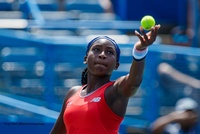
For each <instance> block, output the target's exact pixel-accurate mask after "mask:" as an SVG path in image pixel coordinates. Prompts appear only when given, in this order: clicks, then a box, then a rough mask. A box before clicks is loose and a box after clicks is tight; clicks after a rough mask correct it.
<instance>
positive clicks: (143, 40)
mask: <svg viewBox="0 0 200 134" xmlns="http://www.w3.org/2000/svg"><path fill="white" fill-rule="evenodd" d="M159 28H160V25H155V26H154V27H152V28H151V30H150V31H149V32H148V33H145V31H144V29H143V28H142V27H140V32H141V33H142V35H141V34H140V33H139V32H138V31H135V35H136V36H138V38H139V41H137V42H136V44H135V45H136V49H137V50H144V49H146V48H147V47H148V46H150V45H151V44H153V42H154V41H155V40H156V37H157V34H158V30H159Z"/></svg>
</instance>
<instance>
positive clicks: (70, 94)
mask: <svg viewBox="0 0 200 134" xmlns="http://www.w3.org/2000/svg"><path fill="white" fill-rule="evenodd" d="M81 87H82V86H73V87H71V88H70V89H69V91H68V92H67V94H66V96H65V99H64V101H65V102H66V101H67V100H68V99H69V98H70V97H71V96H73V95H74V94H75V93H76V92H77V91H78V90H79V89H80V88H81Z"/></svg>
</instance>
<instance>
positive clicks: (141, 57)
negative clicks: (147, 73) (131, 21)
mask: <svg viewBox="0 0 200 134" xmlns="http://www.w3.org/2000/svg"><path fill="white" fill-rule="evenodd" d="M159 28H160V25H156V26H154V27H153V28H152V29H151V31H149V32H148V33H145V31H144V30H143V29H142V28H140V31H141V34H140V33H139V32H137V31H135V34H136V36H137V37H138V38H139V41H138V42H136V43H135V45H134V47H133V58H134V60H133V61H132V64H131V68H130V72H129V74H128V75H126V76H125V77H122V78H120V79H118V80H117V81H116V82H119V86H118V87H119V91H120V92H122V93H123V94H124V95H125V96H127V97H130V96H132V95H134V94H135V92H136V90H137V88H138V87H139V86H140V84H141V82H142V76H143V70H144V65H145V55H146V53H147V52H148V46H150V45H152V44H153V42H154V41H155V40H156V37H157V34H158V30H159Z"/></svg>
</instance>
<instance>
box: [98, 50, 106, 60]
mask: <svg viewBox="0 0 200 134" xmlns="http://www.w3.org/2000/svg"><path fill="white" fill-rule="evenodd" d="M99 58H100V59H105V58H106V54H105V52H104V51H102V52H101V53H100V54H99Z"/></svg>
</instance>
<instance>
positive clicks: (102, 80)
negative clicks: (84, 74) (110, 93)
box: [86, 75, 110, 93]
mask: <svg viewBox="0 0 200 134" xmlns="http://www.w3.org/2000/svg"><path fill="white" fill-rule="evenodd" d="M87 81H88V84H87V88H86V92H87V93H90V92H93V91H95V90H97V89H98V88H99V87H101V86H103V85H104V84H106V83H108V82H109V81H110V76H106V77H105V76H104V77H93V76H91V75H88V78H87Z"/></svg>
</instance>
